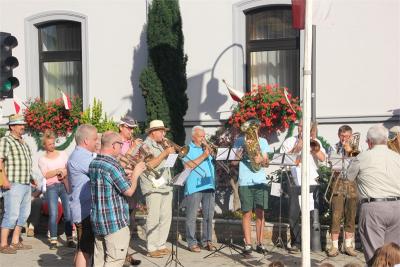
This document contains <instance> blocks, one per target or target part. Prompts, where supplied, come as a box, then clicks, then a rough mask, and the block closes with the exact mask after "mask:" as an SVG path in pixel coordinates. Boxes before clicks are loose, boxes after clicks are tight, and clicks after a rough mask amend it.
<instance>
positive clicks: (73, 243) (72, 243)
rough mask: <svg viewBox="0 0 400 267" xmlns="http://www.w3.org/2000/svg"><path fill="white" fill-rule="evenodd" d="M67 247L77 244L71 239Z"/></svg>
mask: <svg viewBox="0 0 400 267" xmlns="http://www.w3.org/2000/svg"><path fill="white" fill-rule="evenodd" d="M67 247H69V248H76V244H75V242H74V241H73V240H69V241H67Z"/></svg>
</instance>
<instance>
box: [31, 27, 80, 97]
mask: <svg viewBox="0 0 400 267" xmlns="http://www.w3.org/2000/svg"><path fill="white" fill-rule="evenodd" d="M37 28H38V34H39V36H38V41H39V80H40V97H41V99H43V100H45V101H49V100H54V99H56V98H59V97H60V96H61V95H60V92H59V89H60V90H62V91H63V92H65V93H66V94H68V95H70V96H79V97H81V98H82V97H83V96H82V40H81V36H82V35H81V23H80V22H75V21H63V20H60V21H51V22H47V23H43V24H39V25H37Z"/></svg>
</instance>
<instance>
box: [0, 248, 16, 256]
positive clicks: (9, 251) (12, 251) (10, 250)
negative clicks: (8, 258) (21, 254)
mask: <svg viewBox="0 0 400 267" xmlns="http://www.w3.org/2000/svg"><path fill="white" fill-rule="evenodd" d="M0 253H3V254H17V250H16V249H15V248H12V247H10V246H4V247H0Z"/></svg>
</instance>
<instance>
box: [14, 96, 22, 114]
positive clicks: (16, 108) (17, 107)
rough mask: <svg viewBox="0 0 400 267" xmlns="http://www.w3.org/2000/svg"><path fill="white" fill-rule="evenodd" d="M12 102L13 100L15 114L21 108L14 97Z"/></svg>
mask: <svg viewBox="0 0 400 267" xmlns="http://www.w3.org/2000/svg"><path fill="white" fill-rule="evenodd" d="M13 102H14V108H15V114H18V113H19V111H20V110H21V105H20V104H19V103H18V102H17V101H16V100H15V99H13Z"/></svg>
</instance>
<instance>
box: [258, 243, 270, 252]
mask: <svg viewBox="0 0 400 267" xmlns="http://www.w3.org/2000/svg"><path fill="white" fill-rule="evenodd" d="M256 252H257V253H260V254H265V253H267V252H268V251H267V249H266V248H265V247H264V245H263V244H258V245H257V246H256Z"/></svg>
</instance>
